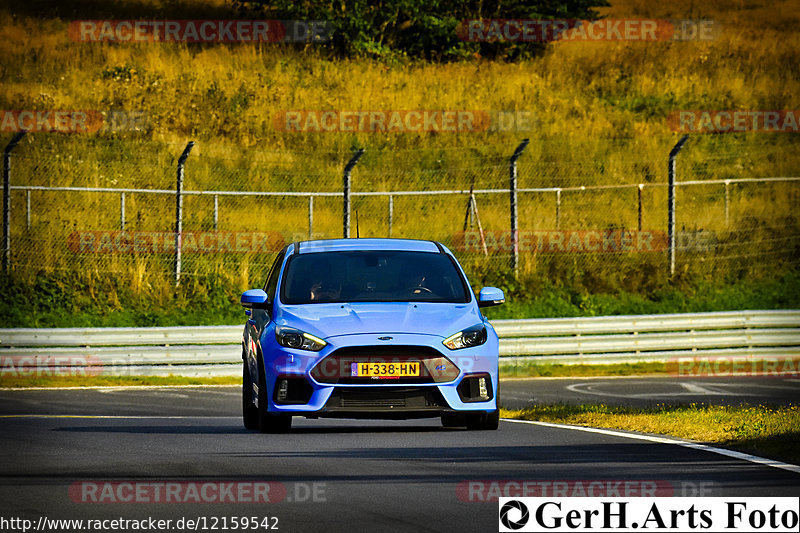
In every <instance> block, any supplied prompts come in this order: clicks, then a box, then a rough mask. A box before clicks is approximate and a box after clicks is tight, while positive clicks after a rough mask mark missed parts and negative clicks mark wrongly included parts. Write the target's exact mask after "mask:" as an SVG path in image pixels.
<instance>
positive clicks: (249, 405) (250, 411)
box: [242, 361, 258, 429]
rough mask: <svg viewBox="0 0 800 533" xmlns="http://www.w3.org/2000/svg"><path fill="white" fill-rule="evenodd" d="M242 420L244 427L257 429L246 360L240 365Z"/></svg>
mask: <svg viewBox="0 0 800 533" xmlns="http://www.w3.org/2000/svg"><path fill="white" fill-rule="evenodd" d="M242 367H243V369H242V422H244V427H245V428H246V429H258V409H257V408H256V405H255V403H253V380H252V379H250V369H249V368H247V361H244V364H243V365H242Z"/></svg>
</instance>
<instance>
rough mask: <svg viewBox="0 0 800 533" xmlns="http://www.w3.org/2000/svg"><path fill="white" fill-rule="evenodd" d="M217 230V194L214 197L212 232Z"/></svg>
mask: <svg viewBox="0 0 800 533" xmlns="http://www.w3.org/2000/svg"><path fill="white" fill-rule="evenodd" d="M218 228H219V194H215V195H214V231H217V229H218Z"/></svg>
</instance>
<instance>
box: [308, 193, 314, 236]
mask: <svg viewBox="0 0 800 533" xmlns="http://www.w3.org/2000/svg"><path fill="white" fill-rule="evenodd" d="M312 235H314V197H313V196H309V197H308V240H311V239H313V238H314V237H313V236H312Z"/></svg>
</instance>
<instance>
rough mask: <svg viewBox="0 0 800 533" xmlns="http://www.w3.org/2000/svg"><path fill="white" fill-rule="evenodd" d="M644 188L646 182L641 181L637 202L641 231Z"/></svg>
mask: <svg viewBox="0 0 800 533" xmlns="http://www.w3.org/2000/svg"><path fill="white" fill-rule="evenodd" d="M643 189H644V183H640V184H639V187H638V201H637V204H638V206H639V231H642V190H643Z"/></svg>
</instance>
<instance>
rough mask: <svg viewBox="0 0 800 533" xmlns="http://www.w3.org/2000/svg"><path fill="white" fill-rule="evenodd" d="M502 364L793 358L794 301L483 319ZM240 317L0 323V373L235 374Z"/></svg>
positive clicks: (796, 334) (797, 349)
mask: <svg viewBox="0 0 800 533" xmlns="http://www.w3.org/2000/svg"><path fill="white" fill-rule="evenodd" d="M492 324H493V325H494V327H495V329H496V330H497V333H498V334H499V335H500V355H501V357H502V361H503V363H504V364H506V363H515V364H516V363H519V362H520V361H522V360H524V361H526V362H547V363H561V364H579V363H600V364H602V363H619V362H639V361H667V360H671V359H677V358H684V357H692V358H696V357H727V358H731V359H732V360H740V359H744V360H752V359H763V358H800V310H789V311H734V312H722V313H695V314H671V315H631V316H610V317H581V318H545V319H527V320H495V321H492ZM241 335H242V326H241V325H236V326H198V327H166V328H165V327H158V328H59V329H34V328H30V329H29V328H18V329H0V377H2V376H4V375H9V374H12V375H13V374H25V373H31V372H40V373H43V374H44V373H47V372H50V373H52V374H54V375H58V374H64V373H69V374H70V375H74V374H76V373H81V372H83V373H86V374H105V375H169V374H173V375H182V376H222V375H231V376H232V375H238V374H239V372H240V368H239V365H240V361H241V347H240V344H241Z"/></svg>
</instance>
